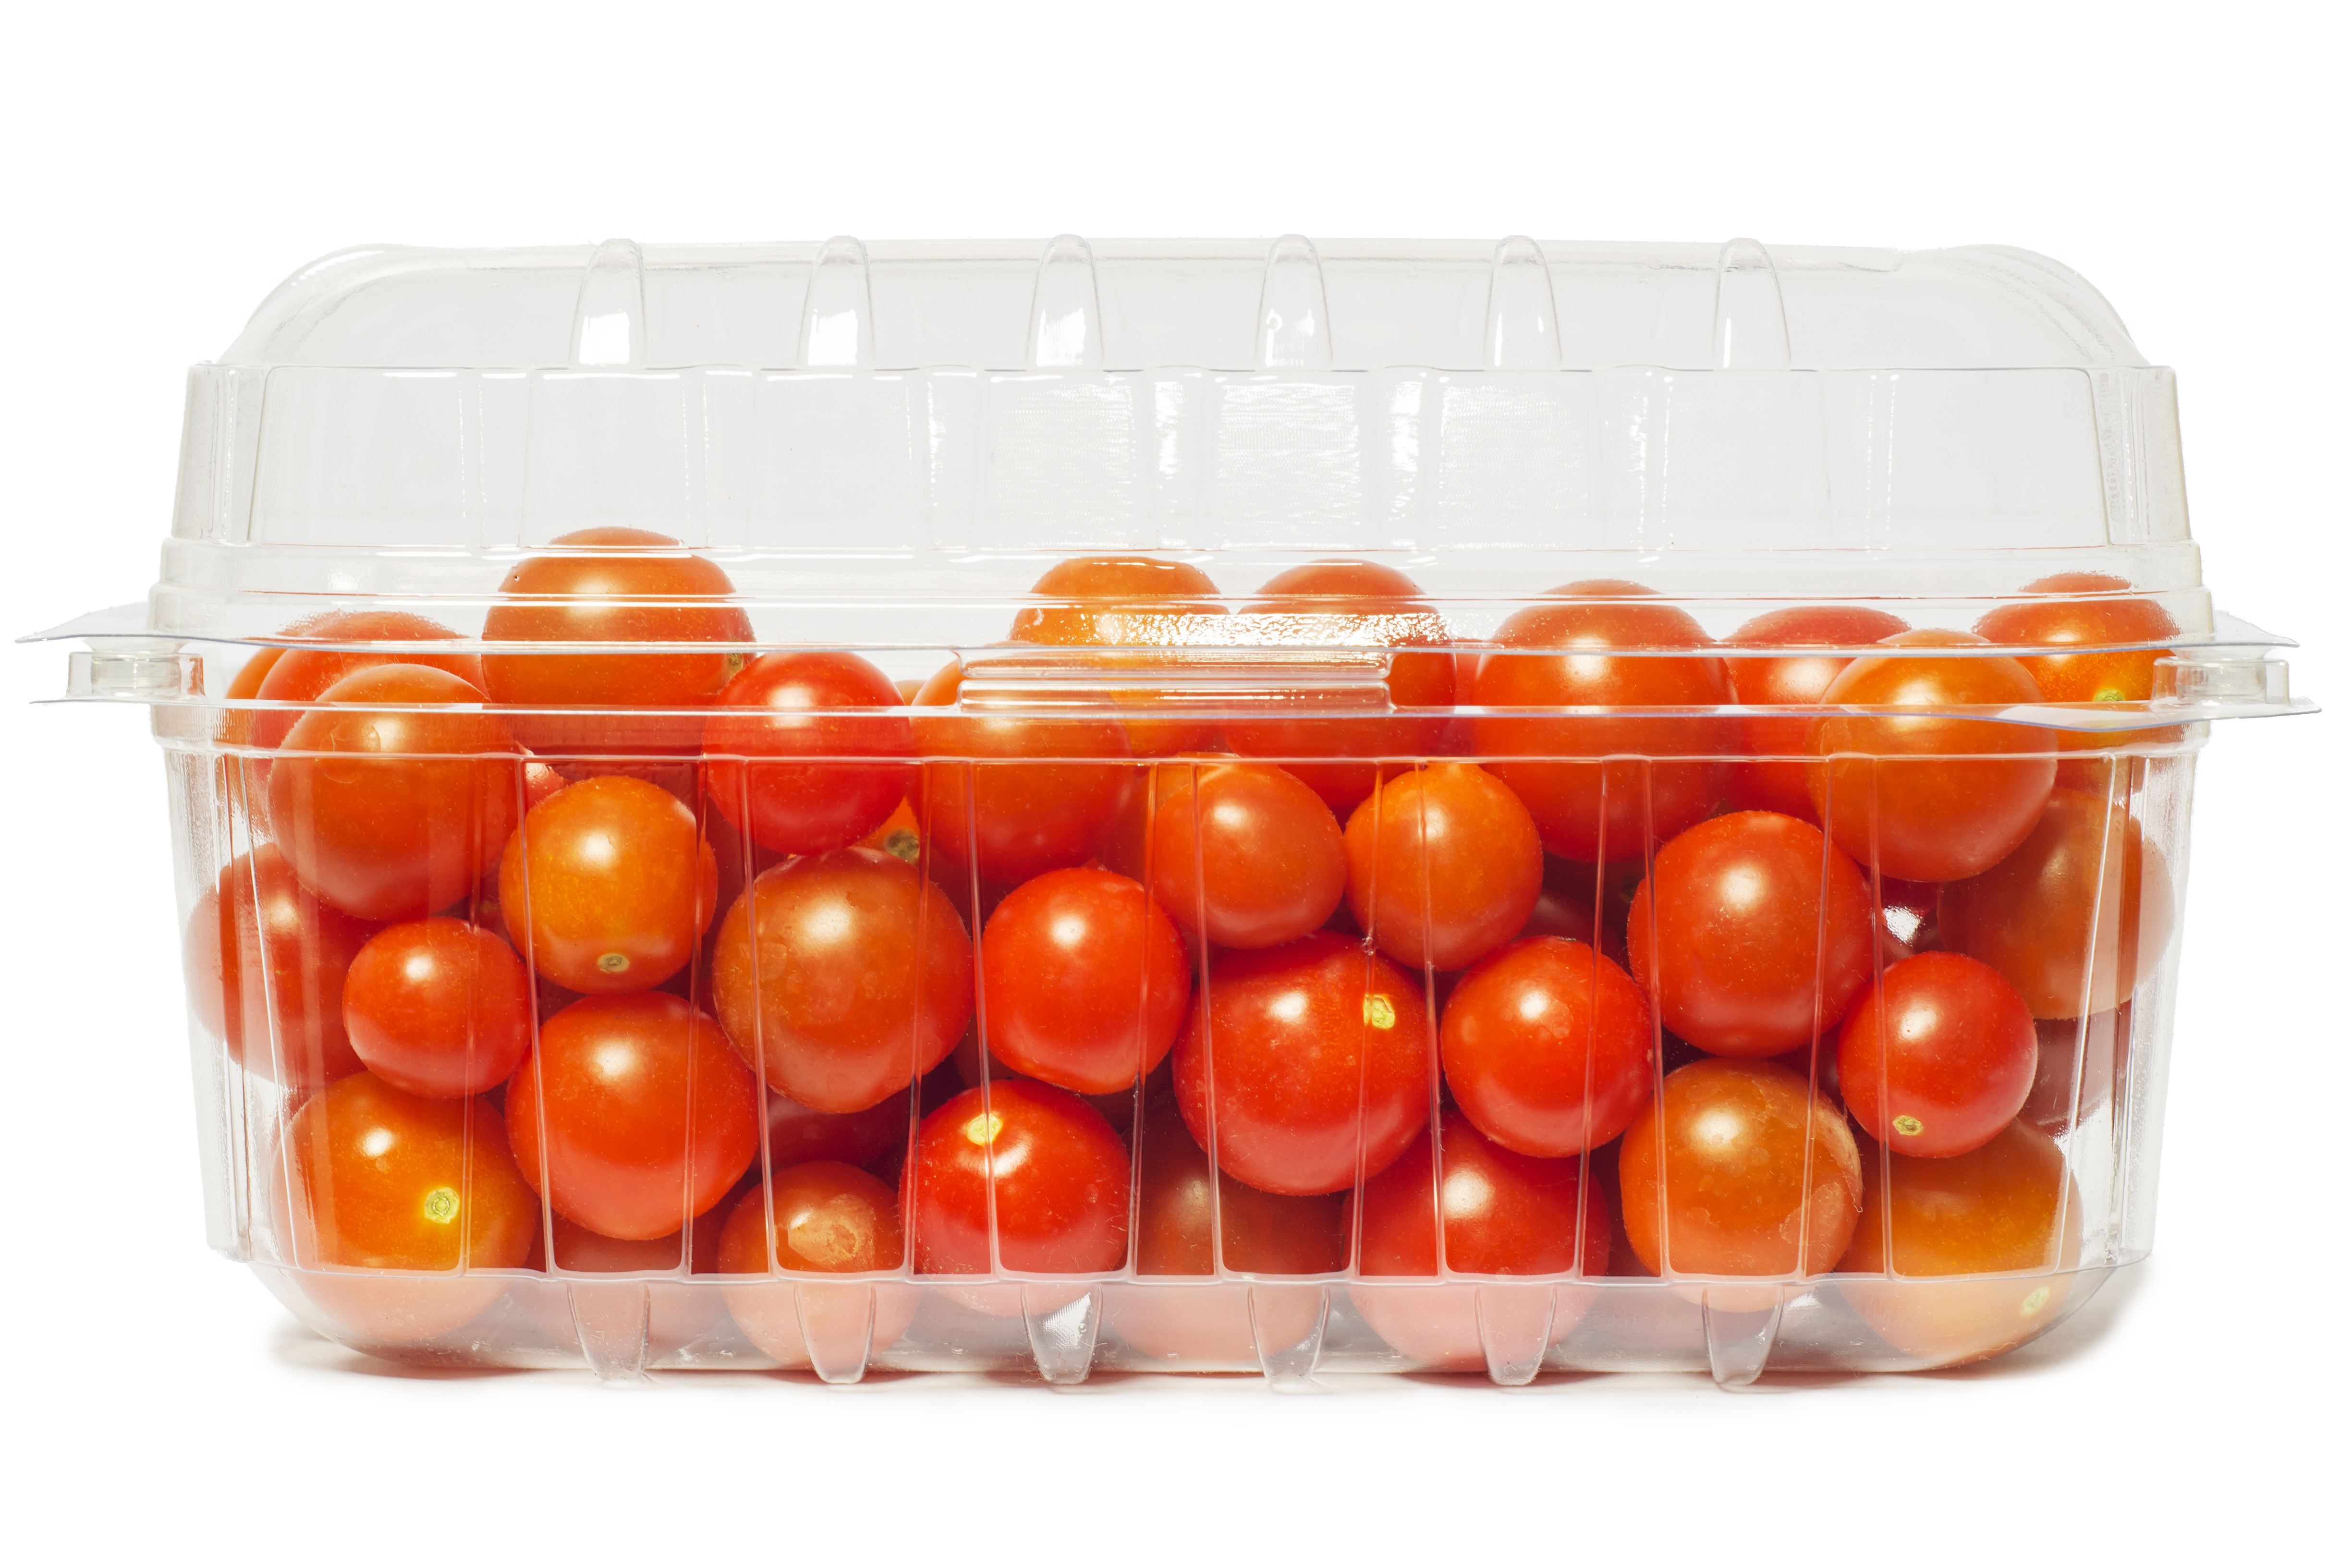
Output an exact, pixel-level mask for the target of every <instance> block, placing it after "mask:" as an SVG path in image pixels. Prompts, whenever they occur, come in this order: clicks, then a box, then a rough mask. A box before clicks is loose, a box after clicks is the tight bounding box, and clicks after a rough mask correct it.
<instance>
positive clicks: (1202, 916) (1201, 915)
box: [1151, 762, 1348, 947]
mask: <svg viewBox="0 0 2352 1568" xmlns="http://www.w3.org/2000/svg"><path fill="white" fill-rule="evenodd" d="M1166 766H1168V765H1166V764H1163V765H1162V767H1163V768H1164V767H1166ZM1190 772H1191V776H1190V777H1183V776H1181V774H1180V776H1179V779H1178V782H1177V783H1176V786H1175V787H1174V788H1173V789H1171V790H1169V791H1168V793H1167V795H1166V796H1165V797H1164V798H1163V799H1162V800H1160V804H1159V807H1158V809H1157V810H1156V811H1155V812H1154V814H1153V816H1152V822H1151V890H1152V892H1153V894H1156V895H1157V896H1158V898H1159V900H1160V906H1161V907H1162V908H1164V909H1165V910H1167V912H1168V915H1169V917H1170V918H1171V919H1172V920H1174V921H1175V922H1176V924H1178V925H1181V926H1183V927H1184V928H1185V929H1186V930H1188V931H1194V932H1198V933H1200V934H1201V935H1202V936H1206V937H1207V938H1208V939H1209V941H1211V942H1213V943H1214V944H1215V945H1216V946H1220V947H1275V946H1281V945H1282V944H1283V943H1285V942H1295V941H1297V939H1298V938H1299V937H1301V936H1306V935H1307V933H1308V932H1310V931H1313V930H1315V929H1316V928H1317V927H1318V926H1319V925H1322V924H1323V923H1324V922H1325V921H1326V920H1328V919H1330V918H1331V911H1333V910H1334V909H1336V908H1338V907H1339V895H1340V894H1341V893H1342V892H1344V891H1345V890H1346V887H1347V883H1348V852H1347V849H1346V847H1345V844H1344V843H1343V841H1342V840H1341V837H1340V833H1339V822H1338V821H1336V820H1335V819H1334V818H1333V817H1332V815H1331V808H1330V807H1328V806H1327V805H1325V804H1324V803H1323V800H1322V799H1321V797H1319V796H1318V795H1317V794H1316V793H1315V792H1314V791H1313V790H1312V789H1308V788H1307V786H1306V785H1304V784H1301V783H1300V782H1299V781H1298V780H1297V779H1293V778H1292V777H1291V776H1290V775H1289V774H1287V773H1286V772H1284V771H1283V770H1282V769H1281V768H1272V767H1268V766H1266V765H1265V764H1264V763H1247V762H1234V763H1222V764H1221V763H1202V764H1200V765H1198V766H1197V768H1193V769H1191V770H1190Z"/></svg>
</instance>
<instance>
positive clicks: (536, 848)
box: [499, 776, 719, 996]
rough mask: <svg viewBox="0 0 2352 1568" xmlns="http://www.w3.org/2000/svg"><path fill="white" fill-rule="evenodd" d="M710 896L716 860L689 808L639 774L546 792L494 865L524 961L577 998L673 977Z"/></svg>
mask: <svg viewBox="0 0 2352 1568" xmlns="http://www.w3.org/2000/svg"><path fill="white" fill-rule="evenodd" d="M718 904H719V862H718V861H717V859H716V858H715V857H714V856H713V855H712V854H711V852H710V846H709V844H707V843H704V842H703V841H702V838H701V834H700V831H699V830H698V828H697V827H696V825H695V821H694V813H693V812H692V811H691V810H688V809H687V806H686V804H685V802H683V801H681V800H679V799H678V798H677V796H675V795H673V794H671V793H670V792H669V791H668V790H667V789H662V788H660V787H659V786H658V785H654V784H648V783H646V781H645V780H644V779H628V778H623V777H619V776H607V777H604V778H599V779H584V780H583V781H582V782H580V783H577V784H574V785H572V787H571V788H570V789H562V790H559V791H557V792H556V793H555V794H553V795H551V796H550V797H548V799H546V800H542V801H541V802H540V803H539V804H538V805H537V806H534V807H532V808H531V811H530V816H528V817H526V818H524V819H523V824H522V831H520V832H519V833H517V834H516V835H515V836H514V837H513V839H512V840H510V841H509V842H508V844H507V846H506V854H505V857H504V858H503V860H502V861H501V862H500V864H499V909H500V910H501V911H502V912H503V913H504V915H506V918H507V923H508V926H509V929H510V930H512V931H513V932H514V933H515V934H516V936H518V937H519V938H520V940H519V941H518V942H517V943H516V946H518V947H519V948H520V949H521V951H522V955H523V956H524V958H525V959H527V960H528V961H529V962H530V965H531V967H533V968H534V969H535V970H537V971H538V972H539V973H540V974H542V975H544V976H546V977H548V978H550V979H551V980H553V981H554V982H555V983H556V984H557V985H559V986H563V987H566V988H570V989H572V990H575V991H578V992H580V993H582V994H583V995H584V996H599V995H604V994H608V993H612V992H618V991H642V990H646V989H649V988H652V987H655V986H657V985H659V984H661V983H662V982H663V981H664V980H667V979H668V978H669V977H671V976H672V975H675V974H677V972H678V971H679V970H680V969H683V968H684V967H686V966H687V963H688V960H690V959H691V958H692V957H693V956H694V953H695V947H696V945H697V944H698V942H699V941H700V939H701V936H702V934H703V933H704V932H705V931H707V930H709V928H710V918H711V916H712V915H715V914H716V913H717V912H718ZM526 911H528V912H529V918H528V919H526V918H525V917H524V915H525V912H526Z"/></svg>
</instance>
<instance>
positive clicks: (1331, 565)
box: [1224, 560, 1455, 816]
mask: <svg viewBox="0 0 2352 1568" xmlns="http://www.w3.org/2000/svg"><path fill="white" fill-rule="evenodd" d="M1258 595H1259V597H1258V598H1257V600H1256V601H1255V602H1253V603H1252V604H1250V605H1249V606H1248V608H1247V609H1246V610H1244V612H1243V614H1244V616H1245V617H1246V618H1247V619H1246V622H1244V626H1243V627H1241V628H1237V633H1238V636H1239V638H1240V639H1241V640H1243V641H1246V642H1248V643H1252V644H1263V645H1271V646H1274V647H1277V648H1365V649H1370V648H1390V649H1395V650H1397V652H1396V653H1393V654H1392V655H1391V658H1390V660H1389V671H1388V679H1387V685H1388V689H1389V692H1388V695H1389V702H1390V705H1391V706H1392V707H1394V708H1397V709H1399V710H1402V711H1400V712H1398V713H1396V714H1395V715H1393V716H1385V717H1379V718H1372V717H1360V716H1337V715H1323V716H1315V715H1312V714H1309V713H1305V712H1299V713H1295V714H1291V715H1287V716H1276V717H1269V718H1252V719H1227V720H1226V721H1225V725H1224V732H1225V739H1226V741H1227V743H1228V744H1230V745H1231V746H1232V747H1234V749H1235V750H1237V751H1240V752H1243V753H1244V754H1246V755H1248V756H1251V757H1268V758H1277V759H1279V760H1280V761H1281V762H1282V766H1283V768H1285V770H1286V771H1287V772H1289V773H1291V774H1293V775H1294V776H1296V777H1297V779H1298V780H1299V781H1300V782H1301V783H1303V784H1305V785H1306V786H1307V788H1308V789H1312V790H1314V791H1315V792H1316V793H1317V794H1318V795H1320V796H1322V797H1323V800H1324V801H1325V802H1326V803H1327V804H1328V805H1329V806H1330V808H1331V810H1333V811H1334V812H1336V813H1339V815H1341V816H1345V815H1346V814H1347V813H1348V812H1349V811H1350V810H1353V809H1354V808H1355V806H1356V805H1357V803H1358V802H1359V801H1360V800H1363V799H1364V798H1365V797H1366V796H1368V795H1370V793H1371V792H1372V784H1373V781H1374V778H1375V774H1376V771H1390V772H1393V771H1394V768H1393V767H1391V768H1387V769H1380V768H1379V767H1378V764H1377V763H1375V762H1371V761H1360V762H1359V761H1342V760H1337V759H1338V758H1402V759H1404V760H1405V761H1408V762H1409V761H1410V760H1411V759H1412V758H1418V757H1424V756H1426V755H1428V754H1429V753H1430V752H1432V751H1433V750H1435V749H1436V748H1437V747H1438V745H1439V743H1440V741H1441V740H1442V739H1443V737H1444V733H1445V727H1446V722H1447V720H1446V716H1445V714H1444V712H1442V711H1430V712H1423V711H1415V710H1442V709H1444V708H1446V707H1449V706H1452V705H1453V703H1454V678H1455V676H1454V665H1455V661H1454V654H1452V653H1424V652H1414V651H1412V650H1416V649H1429V648H1441V647H1443V646H1444V644H1445V643H1448V642H1449V641H1451V633H1450V632H1448V630H1447V628H1446V625H1445V621H1444V617H1443V616H1441V615H1439V614H1438V613H1437V611H1436V609H1435V608H1434V607H1433V606H1432V605H1430V604H1429V603H1428V602H1426V601H1423V599H1422V598H1421V590H1420V588H1419V587H1418V586H1417V585H1416V584H1415V583H1414V582H1413V580H1412V579H1411V578H1409V577H1407V576H1405V574H1404V573H1402V572H1401V571H1398V570H1396V569H1395V568H1393V567H1386V566H1381V565H1380V564H1378V563H1377V562H1374V561H1369V560H1318V561H1315V562H1312V563H1310V564H1308V565H1306V566H1294V567H1292V568H1291V569H1290V570H1287V571H1284V572H1279V573H1277V574H1276V576H1275V577H1274V578H1273V579H1271V580H1269V581H1268V582H1267V583H1266V584H1265V587H1263V588H1261V589H1259V590H1258ZM1327 758H1329V759H1333V760H1325V759H1327Z"/></svg>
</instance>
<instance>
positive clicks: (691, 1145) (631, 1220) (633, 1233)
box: [507, 991, 760, 1241]
mask: <svg viewBox="0 0 2352 1568" xmlns="http://www.w3.org/2000/svg"><path fill="white" fill-rule="evenodd" d="M758 1093H759V1090H758V1088H757V1086H756V1085H755V1084H754V1082H752V1078H751V1072H750V1071H748V1070H747V1069H745V1067H744V1066H743V1063H742V1061H741V1060H740V1058H738V1057H737V1056H736V1054H735V1053H734V1052H733V1051H730V1050H729V1049H728V1047H727V1042H726V1038H725V1037H724V1036H723V1035H721V1034H720V1033H719V1026H718V1025H717V1024H715V1023H713V1022H711V1020H710V1019H709V1016H708V1015H706V1014H703V1013H699V1012H697V1011H696V1010H695V1009H693V1008H691V1007H689V1006H688V1005H687V1004H686V1003H685V1002H682V1001H680V1000H679V999H678V998H676V997H673V996H668V995H667V994H665V993H663V992H660V991H639V992H636V993H635V994H633V995H629V996H620V997H585V998H582V999H581V1000H579V1001H576V1002H574V1003H572V1005H571V1006H570V1007H568V1008H566V1009H563V1010H562V1012H560V1013H558V1014H556V1015H555V1016H554V1017H553V1018H551V1019H548V1020H547V1021H546V1022H545V1023H544V1024H541V1026H540V1030H539V1050H538V1051H537V1053H536V1054H535V1055H533V1056H532V1057H531V1058H530V1059H529V1060H527V1061H524V1062H523V1064H522V1066H521V1067H520V1068H518V1069H517V1070H516V1071H515V1075H514V1077H513V1078H512V1079H511V1080H510V1081H509V1082H508V1084H507V1117H508V1121H509V1124H510V1126H511V1127H512V1129H513V1132H514V1144H515V1158H516V1161H517V1163H519V1164H520V1166H521V1167H522V1172H523V1176H524V1178H525V1179H526V1180H528V1181H529V1182H530V1184H531V1186H532V1187H533V1189H534V1190H536V1189H537V1188H538V1187H539V1186H540V1184H541V1180H542V1177H541V1161H542V1156H541V1139H540V1132H541V1123H542V1120H543V1121H544V1124H545V1128H546V1134H547V1136H546V1152H545V1155H544V1164H545V1176H544V1178H543V1179H544V1180H545V1182H546V1186H547V1192H548V1202H549V1204H550V1205H551V1207H553V1208H554V1209H555V1211H556V1212H557V1213H559V1214H562V1215H563V1216H565V1217H566V1218H570V1219H572V1220H574V1221H576V1222H578V1223H579V1224H582V1225H584V1226H586V1227H587V1228H589V1229H591V1230H593V1231H595V1232H597V1233H598V1234H600V1235H604V1236H613V1237H617V1238H619V1239H622V1240H625V1241H626V1240H643V1239H646V1238H649V1237H655V1236H667V1235H668V1234H669V1233H670V1232H671V1231H673V1230H677V1229H679V1228H682V1227H683V1226H684V1225H685V1223H686V1222H687V1221H688V1220H691V1219H692V1218H694V1217H695V1216H696V1215H698V1214H700V1213H702V1212H703V1211H704V1210H705V1209H707V1208H709V1207H710V1206H711V1205H713V1204H715V1203H717V1202H718V1201H719V1199H720V1198H722V1197H726V1196H727V1189H728V1188H729V1187H730V1186H733V1185H734V1184H735V1178H736V1177H738V1176H741V1175H742V1174H743V1171H744V1169H745V1168H746V1167H747V1166H750V1165H751V1161H752V1159H753V1158H754V1157H756V1156H757V1155H758V1154H759V1152H760V1122H759V1116H760V1104H759V1100H758ZM542 1107H543V1108H542Z"/></svg>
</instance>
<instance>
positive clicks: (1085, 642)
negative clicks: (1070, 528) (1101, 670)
mask: <svg viewBox="0 0 2352 1568" xmlns="http://www.w3.org/2000/svg"><path fill="white" fill-rule="evenodd" d="M1030 592H1031V593H1032V594H1034V595H1035V596H1037V597H1039V598H1041V599H1046V600H1051V601H1058V602H1053V603H1047V604H1044V605H1038V606H1034V607H1033V608H1030V609H1027V610H1024V611H1022V612H1020V613H1019V614H1018V615H1015V616H1014V617H1013V630H1012V633H1011V634H1012V639H1013V642H1015V643H1043V644H1047V645H1052V646H1060V647H1084V646H1090V645H1097V644H1099V645H1102V646H1107V647H1119V648H1182V647H1188V646H1193V645H1196V644H1199V643H1223V642H1225V641H1226V640H1227V638H1228V636H1229V633H1228V632H1226V631H1225V630H1224V629H1223V628H1224V621H1225V607H1224V606H1223V604H1220V603H1218V602H1217V585H1216V584H1215V583H1214V582H1212V581H1211V580H1209V575H1208V573H1206V572H1204V571H1202V570H1201V569H1200V568H1198V567H1196V566H1191V565H1188V564H1186V563H1185V562H1183V561H1175V560H1159V559H1153V558H1151V557H1150V556H1074V557H1072V558H1071V559H1068V560H1065V561H1061V562H1059V563H1057V564H1055V566H1053V567H1051V568H1049V569H1048V570H1046V572H1045V576H1043V577H1041V578H1039V579H1038V580H1037V583H1036V586H1035V587H1034V588H1032V589H1031V590H1030ZM1180 666H1181V655H1174V654H1162V655H1160V656H1157V657H1154V656H1150V655H1141V656H1138V655H1129V656H1127V657H1125V658H1123V659H1121V660H1120V661H1119V662H1118V664H1117V665H1116V666H1115V669H1116V674H1111V673H1109V671H1110V669H1111V667H1109V666H1107V674H1106V679H1107V680H1112V681H1118V680H1120V679H1123V678H1125V677H1129V676H1132V678H1133V679H1134V682H1135V684H1134V685H1131V686H1128V685H1114V686H1113V689H1112V691H1111V698H1112V700H1113V701H1114V702H1115V703H1117V704H1118V706H1120V707H1121V708H1124V709H1126V710H1128V711H1129V713H1130V714H1132V715H1136V716H1131V717H1128V718H1125V719H1122V720H1121V721H1120V722H1121V727H1122V728H1123V729H1124V730H1125V732H1126V737H1127V746H1128V747H1129V750H1131V751H1132V752H1133V753H1134V754H1135V755H1136V756H1138V757H1172V756H1174V755H1175V754H1176V753H1178V752H1180V751H1198V750H1202V749H1203V748H1206V747H1213V746H1215V745H1216V744H1217V727H1216V726H1215V725H1214V724H1213V723H1210V722H1208V721H1206V720H1202V719H1195V718H1186V717H1170V718H1155V717H1150V716H1149V715H1150V713H1151V711H1152V710H1153V709H1154V708H1160V707H1164V706H1167V705H1166V685H1165V679H1164V674H1165V672H1169V671H1171V670H1174V669H1176V668H1178V667H1180ZM1155 674H1161V676H1162V679H1161V681H1160V683H1159V684H1156V685H1155V683H1154V680H1153V676H1154V675H1155Z"/></svg>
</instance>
